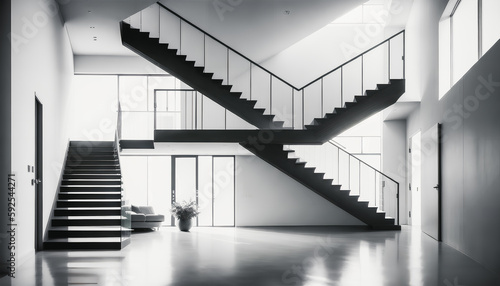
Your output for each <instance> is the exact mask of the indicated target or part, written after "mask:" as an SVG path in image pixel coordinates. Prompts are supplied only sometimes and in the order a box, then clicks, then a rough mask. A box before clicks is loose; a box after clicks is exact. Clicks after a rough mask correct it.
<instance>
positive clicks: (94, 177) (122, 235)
mask: <svg viewBox="0 0 500 286" xmlns="http://www.w3.org/2000/svg"><path fill="white" fill-rule="evenodd" d="M121 183H122V182H121V171H120V164H119V160H118V157H117V150H116V147H115V146H114V142H94V141H92V142H70V146H69V149H68V154H67V158H66V166H65V170H64V174H63V178H62V182H61V187H60V190H59V193H58V199H57V204H56V208H55V209H54V213H53V217H52V220H51V226H50V227H49V230H48V240H47V241H45V243H44V248H45V249H65V250H81V249H121V248H123V247H124V246H126V245H127V244H128V243H129V238H128V237H129V233H130V230H129V229H127V228H124V227H123V226H122V222H123V216H122V210H121V207H122V189H121Z"/></svg>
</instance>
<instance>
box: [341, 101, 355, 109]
mask: <svg viewBox="0 0 500 286" xmlns="http://www.w3.org/2000/svg"><path fill="white" fill-rule="evenodd" d="M356 104H357V103H356V102H346V103H345V104H344V106H345V108H352V107H354V106H356Z"/></svg>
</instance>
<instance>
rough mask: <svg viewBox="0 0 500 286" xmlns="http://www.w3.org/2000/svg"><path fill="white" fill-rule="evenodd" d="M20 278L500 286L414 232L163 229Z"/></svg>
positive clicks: (46, 260) (25, 269) (38, 267)
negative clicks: (126, 243)
mask: <svg viewBox="0 0 500 286" xmlns="http://www.w3.org/2000/svg"><path fill="white" fill-rule="evenodd" d="M17 272H18V273H19V275H18V277H17V278H16V279H14V280H12V281H10V282H12V285H22V286H25V285H41V286H48V285H50V286H53V285H139V286H142V285H148V286H149V285H153V286H154V285H251V286H261V285H263V286H267V285H270V286H271V285H272V286H275V285H308V286H313V285H314V286H321V285H342V286H344V285H384V286H385V285H397V286H400V285H444V286H449V285H453V286H455V285H464V286H465V285H468V286H472V285H488V286H491V285H500V283H499V281H500V280H498V277H497V276H496V275H495V274H493V273H491V272H488V271H487V270H485V269H484V268H483V267H482V266H481V265H479V264H477V263H476V262H474V261H473V260H471V259H470V258H468V257H466V256H465V255H463V254H461V253H460V252H458V251H456V250H454V249H452V248H451V247H448V246H447V245H445V244H442V243H438V242H436V241H435V240H433V239H432V238H430V237H428V236H427V235H425V234H422V232H421V231H420V230H419V229H411V228H409V227H404V228H403V230H401V231H400V232H399V231H369V230H366V229H363V228H355V227H279V228H276V227H272V228H271V227H269V228H208V227H207V228H202V227H199V228H193V229H192V230H191V232H180V231H178V230H177V229H176V228H162V229H161V230H160V231H156V232H143V233H135V234H133V235H132V238H131V244H130V245H129V246H127V247H126V248H124V249H123V250H121V251H104V252H102V251H89V252H85V251H75V252H66V251H45V252H39V253H37V254H36V256H35V257H34V258H33V259H32V260H30V261H28V262H26V263H25V264H24V265H22V266H21V267H19V269H18V271H17ZM10 282H9V281H8V277H5V278H3V279H0V285H10Z"/></svg>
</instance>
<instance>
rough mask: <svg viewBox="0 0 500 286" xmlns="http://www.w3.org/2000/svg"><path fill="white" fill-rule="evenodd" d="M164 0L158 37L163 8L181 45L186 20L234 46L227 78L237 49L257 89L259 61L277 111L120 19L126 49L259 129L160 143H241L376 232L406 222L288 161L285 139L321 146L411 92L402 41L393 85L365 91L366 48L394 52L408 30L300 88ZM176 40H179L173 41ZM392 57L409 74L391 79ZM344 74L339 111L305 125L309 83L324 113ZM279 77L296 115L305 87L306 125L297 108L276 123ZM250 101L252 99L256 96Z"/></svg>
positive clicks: (168, 137)
mask: <svg viewBox="0 0 500 286" xmlns="http://www.w3.org/2000/svg"><path fill="white" fill-rule="evenodd" d="M157 5H158V9H159V11H158V12H159V13H158V18H157V19H153V20H152V23H153V24H152V25H156V23H158V30H157V32H158V34H159V35H161V29H162V18H161V14H162V11H163V10H165V11H167V13H168V14H169V15H172V17H173V18H172V19H173V20H172V19H170V20H169V23H170V24H172V23H179V27H178V30H179V46H181V44H182V39H181V38H182V31H181V30H183V29H182V27H183V24H187V25H188V26H191V28H193V29H194V30H197V31H199V32H201V33H200V34H201V35H202V37H203V41H205V38H211V40H213V41H215V42H218V43H219V44H221V46H222V47H223V49H225V50H226V51H227V68H226V72H227V77H226V78H227V79H229V78H230V77H229V70H230V68H229V54H230V52H232V53H234V54H236V55H239V56H240V58H242V59H243V60H245V61H247V62H248V63H249V80H250V90H251V87H252V67H254V66H257V67H258V68H260V69H261V70H264V71H265V72H266V77H268V78H269V85H270V88H269V90H270V91H269V98H267V99H266V100H269V110H270V112H269V113H271V114H264V112H265V109H261V108H255V106H256V104H257V101H255V100H251V99H250V100H249V99H246V96H243V93H242V92H237V91H231V90H232V88H233V86H232V85H228V84H223V82H224V81H223V80H222V79H214V78H213V76H214V74H213V73H209V72H205V67H203V66H196V64H195V63H196V62H195V61H190V60H187V55H182V54H181V53H180V51H179V50H177V49H175V48H171V47H170V46H169V44H167V43H160V39H159V38H156V37H151V35H150V33H149V32H146V31H141V29H136V28H132V27H131V25H130V24H128V23H125V22H121V23H120V29H121V38H122V43H123V45H124V46H126V47H127V48H129V49H130V50H132V51H134V52H135V53H137V54H138V55H140V56H142V57H143V58H145V59H146V60H148V61H150V62H151V63H153V64H155V65H157V66H158V67H160V68H161V69H163V70H165V71H167V72H168V73H170V74H171V75H173V76H175V77H176V78H178V79H179V80H181V81H183V82H184V83H186V84H187V85H189V86H190V87H191V88H193V89H194V90H196V91H198V92H200V93H201V94H203V95H204V96H207V97H208V98H210V99H211V100H213V101H214V102H216V103H218V104H219V105H221V106H222V107H224V108H226V109H227V110H229V111H231V112H232V113H234V114H235V115H237V116H239V117H241V118H242V119H243V120H246V121H247V122H248V123H250V124H252V125H254V126H256V127H257V128H258V130H155V134H154V141H155V142H237V143H239V144H240V145H242V146H243V147H245V148H247V149H248V150H250V151H251V152H253V153H254V154H255V155H257V156H258V157H260V158H261V159H263V160H264V161H266V162H268V163H269V164H271V165H273V166H274V167H276V168H277V169H279V170H281V171H282V172H284V173H285V174H287V175H288V176H290V177H291V178H293V179H295V180H296V181H298V182H299V183H301V184H303V185H304V186H306V187H307V188H309V189H311V190H312V191H314V192H316V193H317V194H319V195H320V196H322V197H324V198H325V199H326V200H328V201H330V202H332V203H333V204H335V205H337V206H338V207H340V208H342V209H343V210H345V211H346V212H348V213H350V214H351V215H353V216H354V217H356V218H358V219H359V220H361V221H362V222H364V223H366V224H367V225H369V226H370V227H372V228H374V229H400V226H399V225H395V224H396V219H395V218H390V217H386V214H385V213H383V212H379V211H378V208H377V207H374V206H370V205H369V202H365V201H360V200H359V196H358V195H351V194H350V191H348V190H341V189H340V188H341V186H340V185H332V182H333V180H329V179H324V174H322V173H316V172H315V169H314V168H308V167H306V166H305V163H303V162H298V161H297V159H296V158H289V157H288V155H289V153H290V152H289V151H285V150H283V147H284V146H283V144H321V143H324V142H327V141H328V140H330V139H331V138H332V137H334V136H336V135H338V134H340V133H342V132H343V131H345V130H347V129H349V128H350V127H352V126H354V125H356V124H357V123H359V122H361V121H363V120H364V119H366V118H368V117H369V116H371V115H373V114H375V113H377V112H379V111H382V110H383V109H385V108H387V107H389V106H390V105H392V104H394V103H395V102H396V101H397V100H398V99H399V98H400V97H401V96H402V95H403V93H404V92H405V80H404V70H405V68H404V45H402V46H403V53H402V57H399V59H398V57H392V58H391V55H389V57H388V64H387V67H388V72H387V75H388V77H383V78H384V81H388V82H387V83H386V84H378V85H377V88H376V89H374V90H366V91H365V88H363V84H364V82H363V71H364V70H363V69H364V65H363V59H364V58H363V57H364V56H365V54H366V53H368V52H370V51H372V50H374V49H376V48H377V47H379V46H381V45H386V44H387V46H388V51H389V52H390V44H391V39H394V38H395V37H398V36H401V35H402V38H403V43H404V31H401V32H400V33H397V34H396V35H394V36H392V37H390V38H388V39H387V40H385V41H384V42H382V43H379V44H378V45H376V46H374V47H373V48H371V49H369V50H368V51H366V52H365V53H362V54H360V55H359V56H357V57H356V58H354V59H351V60H350V61H348V62H346V63H345V64H343V65H341V66H339V67H337V68H335V69H333V70H331V71H330V72H328V73H326V74H324V75H323V76H321V77H320V78H318V79H315V80H313V81H312V82H311V83H309V84H307V85H305V86H304V87H302V88H297V87H294V86H293V85H291V84H289V83H287V82H286V81H284V80H283V79H281V78H280V77H278V76H277V75H275V74H273V73H271V72H270V71H268V70H266V69H265V68H263V67H262V66H260V65H258V64H257V63H255V62H253V61H251V60H250V59H248V58H247V57H245V56H244V55H242V54H241V53H239V52H237V51H235V50H234V49H232V48H230V47H229V46H227V45H225V44H224V43H222V42H221V41H219V40H218V39H216V38H214V37H213V36H211V35H210V34H208V33H206V32H205V31H203V30H202V29H201V28H199V27H197V26H195V25H194V24H193V23H191V22H189V21H188V20H186V19H184V18H182V17H181V16H180V15H178V14H177V13H175V12H174V11H172V10H170V9H169V8H167V7H165V6H164V5H163V4H161V3H157ZM155 14H156V13H155ZM140 22H141V24H140V27H142V22H143V17H142V14H140ZM150 25H151V23H150ZM169 28H172V27H169ZM175 28H176V27H174V30H175ZM175 37H177V36H175ZM162 39H163V38H162ZM171 43H173V41H172V42H171ZM179 49H180V48H179ZM205 52H206V51H205V47H203V54H204V55H205ZM355 60H360V62H361V76H360V78H361V81H360V86H361V88H360V89H359V90H360V92H361V91H363V92H364V94H362V95H361V94H360V95H356V96H354V97H353V101H352V102H346V101H344V95H343V92H344V90H343V87H342V85H343V84H350V82H348V81H349V77H347V78H348V79H347V81H346V82H344V78H343V71H344V66H345V65H347V64H350V63H354V61H355ZM391 60H392V61H393V62H392V63H394V62H396V63H397V61H400V62H401V63H402V65H401V66H398V67H399V70H401V71H402V77H401V78H402V79H392V77H391V75H396V77H398V76H399V75H397V73H392V74H391ZM203 62H204V63H203V65H206V61H205V59H204V60H203ZM374 66H375V67H377V68H383V67H382V66H383V65H374ZM395 66H397V65H395ZM392 70H397V69H392ZM337 71H338V72H339V73H340V106H341V107H337V108H334V109H333V110H332V112H330V113H326V114H324V115H323V114H321V115H323V117H321V118H315V119H314V120H312V122H311V123H310V124H309V125H305V124H307V123H306V122H304V121H305V120H306V119H305V115H304V108H305V107H304V106H305V105H304V94H305V91H306V88H308V87H313V86H314V85H315V86H316V87H318V86H321V90H320V92H321V110H322V112H323V95H324V93H325V96H329V95H328V94H326V92H325V90H324V89H323V81H324V80H326V79H327V77H328V76H329V75H331V74H333V73H335V72H337ZM377 72H380V71H377ZM273 79H274V80H278V82H280V83H281V84H284V85H285V86H286V88H287V89H288V88H289V89H290V90H291V91H292V99H291V102H292V107H291V110H292V112H295V107H294V102H295V100H296V98H294V96H295V92H302V105H301V108H302V115H301V116H302V118H301V120H300V122H301V123H300V126H296V125H295V114H293V113H292V117H291V118H292V124H291V125H292V128H288V127H284V122H282V121H274V117H275V116H274V115H272V113H273V112H272V110H273V109H272V102H273ZM365 87H366V86H365ZM251 93H252V91H250V95H251ZM352 95H353V94H350V95H346V96H347V97H349V96H352ZM249 98H252V97H251V96H249ZM261 104H262V103H261ZM329 108H330V107H329ZM318 115H319V112H318ZM299 117H300V115H299ZM308 118H311V117H308ZM308 120H309V119H308ZM260 138H264V139H260ZM261 141H262V142H261ZM264 141H265V142H264Z"/></svg>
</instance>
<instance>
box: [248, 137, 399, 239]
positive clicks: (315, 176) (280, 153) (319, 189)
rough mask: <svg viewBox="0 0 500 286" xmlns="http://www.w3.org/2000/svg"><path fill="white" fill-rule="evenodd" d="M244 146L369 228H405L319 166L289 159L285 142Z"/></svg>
mask: <svg viewBox="0 0 500 286" xmlns="http://www.w3.org/2000/svg"><path fill="white" fill-rule="evenodd" d="M241 145H242V146H243V147H245V148H246V149H248V150H249V151H250V152H252V153H254V154H255V155H257V156H258V157H259V158H261V159H262V160H264V161H266V162H267V163H269V164H271V165H272V166H274V167H275V168H277V169H278V170H280V171H282V172H283V173H285V174H287V175H288V176H290V177H291V178H293V179H295V180H296V181H297V182H299V183H301V184H302V185H304V186H305V187H307V188H309V189H310V190H312V191H313V192H315V193H317V194H318V195H320V196H322V197H323V198H325V199H326V200H328V201H330V202H331V203H333V204H335V205H336V206H338V207H339V208H341V209H343V210H344V211H346V212H347V213H349V214H351V215H352V216H354V217H356V218H357V219H359V220H360V221H362V222H364V223H366V224H367V225H368V226H369V227H371V228H373V229H397V230H399V229H401V226H399V225H395V219H394V218H388V217H386V215H385V213H383V212H379V211H377V207H373V206H369V202H365V201H359V195H351V194H350V191H349V190H341V189H340V187H341V186H340V185H332V182H333V180H332V179H324V174H323V173H316V172H315V168H309V167H306V166H305V165H306V162H299V161H298V158H289V153H293V152H294V151H293V150H284V149H283V147H284V146H283V145H281V144H268V145H261V148H254V146H252V145H251V144H241Z"/></svg>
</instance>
